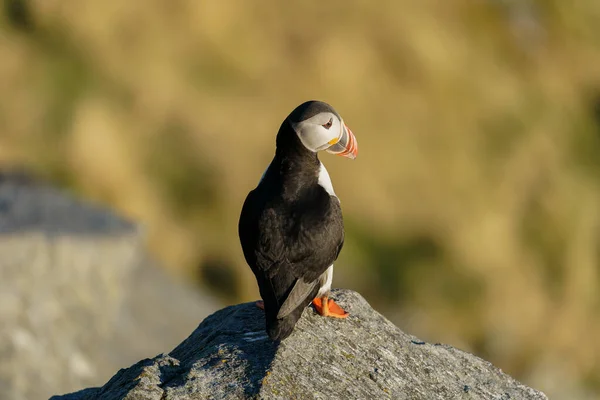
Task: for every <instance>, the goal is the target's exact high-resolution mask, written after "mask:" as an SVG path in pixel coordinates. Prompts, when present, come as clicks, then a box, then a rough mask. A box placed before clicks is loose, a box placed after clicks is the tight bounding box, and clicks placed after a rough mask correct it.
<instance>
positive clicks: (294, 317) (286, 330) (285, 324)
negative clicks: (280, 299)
mask: <svg viewBox="0 0 600 400" xmlns="http://www.w3.org/2000/svg"><path fill="white" fill-rule="evenodd" d="M305 307H306V305H305V306H303V307H298V308H296V309H295V310H294V311H292V312H291V313H290V314H288V315H286V316H285V317H284V318H281V319H277V318H274V319H267V334H268V335H269V337H270V338H271V340H283V339H285V338H287V337H288V336H290V335H291V334H292V332H293V331H294V327H295V326H296V322H298V320H299V319H300V316H301V315H302V311H304V308H305Z"/></svg>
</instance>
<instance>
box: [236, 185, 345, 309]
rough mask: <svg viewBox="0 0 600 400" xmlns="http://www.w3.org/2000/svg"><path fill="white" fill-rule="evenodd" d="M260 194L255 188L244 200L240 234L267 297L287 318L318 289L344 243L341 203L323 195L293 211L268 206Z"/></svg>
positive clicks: (266, 301)
mask: <svg viewBox="0 0 600 400" xmlns="http://www.w3.org/2000/svg"><path fill="white" fill-rule="evenodd" d="M260 197H261V193H260V192H258V191H252V192H250V194H249V195H248V197H247V199H246V201H245V202H244V206H243V208H242V214H241V216H240V222H239V234H240V240H241V242H242V248H243V250H244V256H245V257H246V261H247V262H248V264H249V265H250V267H251V268H252V271H253V272H254V274H255V276H256V278H257V280H258V282H259V288H260V291H261V297H262V298H263V300H264V301H265V303H268V304H269V305H272V306H273V308H274V310H273V311H274V312H275V313H277V318H283V317H284V316H286V315H288V314H289V313H290V312H292V311H293V310H295V309H296V308H297V307H299V306H301V305H302V303H303V302H306V299H307V298H308V297H309V296H310V295H311V294H312V292H315V291H316V290H318V289H316V286H317V285H318V284H319V282H318V279H319V277H320V276H321V275H322V274H323V273H324V272H325V271H326V270H327V268H329V266H330V265H331V264H333V262H334V261H335V260H336V259H337V257H338V255H339V252H340V250H341V248H342V246H343V243H344V228H343V222H342V218H341V208H340V205H339V201H338V200H337V199H336V198H335V197H330V196H329V195H323V196H322V197H321V200H320V203H319V204H317V205H316V207H309V208H308V209H309V211H308V212H306V210H305V212H302V213H298V214H294V215H292V214H286V213H282V212H278V211H276V210H275V209H273V208H264V207H263V205H264V203H262V202H261V199H260ZM279 211H280V210H279ZM306 304H308V303H306ZM269 308H271V307H269Z"/></svg>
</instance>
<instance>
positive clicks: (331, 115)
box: [238, 100, 358, 341]
mask: <svg viewBox="0 0 600 400" xmlns="http://www.w3.org/2000/svg"><path fill="white" fill-rule="evenodd" d="M275 145H276V146H275V147H276V148H275V156H274V157H273V159H272V161H271V163H270V164H269V165H268V167H267V168H266V170H265V171H264V173H263V174H262V176H261V178H260V180H259V182H258V185H257V186H256V188H254V189H253V190H252V191H250V192H249V193H248V195H247V197H246V199H245V201H244V204H243V206H242V210H241V213H240V218H239V222H238V234H239V239H240V243H241V247H242V251H243V253H244V258H245V260H246V262H247V264H248V265H249V266H250V268H251V269H252V272H253V273H254V276H255V278H256V283H257V285H258V289H259V292H260V297H261V299H262V300H259V301H257V302H256V305H257V306H258V307H259V308H261V309H263V310H264V312H265V321H266V332H267V334H268V336H269V337H270V338H271V340H273V341H281V340H284V339H285V338H287V337H288V336H289V335H290V334H291V333H292V331H293V329H294V327H295V325H296V323H297V321H298V320H299V319H300V316H301V315H302V312H303V310H304V309H305V308H306V307H307V306H309V305H310V304H311V303H312V304H313V306H314V308H315V310H316V311H317V313H318V314H320V315H321V316H324V317H332V318H346V317H348V315H349V313H348V312H346V311H345V310H344V309H343V308H342V307H340V306H339V305H338V304H337V303H336V302H335V301H334V300H333V299H330V298H329V294H330V290H331V283H332V279H333V263H334V261H335V260H336V259H337V258H338V255H339V254H340V251H341V250H342V247H343V245H344V221H343V217H342V209H341V205H340V201H339V199H338V197H337V196H336V194H335V192H334V190H333V185H332V183H331V178H330V177H329V174H328V173H327V169H326V168H325V166H324V165H323V163H322V162H321V161H320V160H319V157H318V153H319V152H320V151H323V150H325V151H326V152H328V153H331V154H335V155H339V156H343V157H347V158H350V159H354V158H356V156H357V154H358V143H357V141H356V137H355V136H354V134H353V133H352V131H351V130H350V128H348V126H347V125H346V124H345V123H344V120H343V119H342V117H341V116H340V114H338V113H337V111H335V110H334V109H333V107H332V106H330V105H329V104H327V103H325V102H322V101H317V100H310V101H306V102H304V103H302V104H300V105H299V106H298V107H296V108H295V109H294V110H293V111H292V112H291V113H290V114H289V115H288V116H287V117H286V118H285V119H284V121H283V122H282V123H281V126H280V127H279V131H278V132H277V137H276V140H275Z"/></svg>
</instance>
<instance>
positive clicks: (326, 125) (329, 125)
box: [323, 118, 333, 129]
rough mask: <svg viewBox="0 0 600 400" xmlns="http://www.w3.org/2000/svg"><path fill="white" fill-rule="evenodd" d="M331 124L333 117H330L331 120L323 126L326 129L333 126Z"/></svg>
mask: <svg viewBox="0 0 600 400" xmlns="http://www.w3.org/2000/svg"><path fill="white" fill-rule="evenodd" d="M331 125H333V118H329V122H327V123H326V124H324V125H323V127H324V128H325V129H329V128H331Z"/></svg>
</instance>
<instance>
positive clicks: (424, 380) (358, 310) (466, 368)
mask: <svg viewBox="0 0 600 400" xmlns="http://www.w3.org/2000/svg"><path fill="white" fill-rule="evenodd" d="M333 297H334V298H335V299H336V300H337V301H338V302H339V303H340V305H342V307H344V308H345V309H346V310H348V311H350V313H351V314H350V317H349V318H348V319H346V320H339V319H331V318H323V317H320V316H318V315H317V314H316V313H315V312H314V311H313V309H312V308H307V309H306V310H305V311H304V314H303V316H302V318H301V319H300V321H299V322H298V325H297V326H296V329H295V331H294V332H293V333H292V335H291V336H290V337H289V338H288V339H286V340H285V341H283V342H281V343H274V342H272V341H271V340H269V338H268V337H267V336H266V334H265V331H264V323H265V322H264V315H263V312H262V311H261V310H259V309H258V308H256V306H255V305H254V303H246V304H240V305H236V306H231V307H227V308H225V309H223V310H220V311H218V312H216V313H215V314H213V315H211V316H210V317H208V318H206V319H205V320H204V321H203V322H202V323H201V324H200V326H199V327H198V328H197V329H196V330H195V331H194V332H193V333H192V335H191V336H189V337H188V338H187V339H186V340H184V341H183V342H182V343H181V344H180V345H179V346H177V347H176V348H175V349H174V350H173V351H171V352H170V353H169V354H168V355H167V354H163V355H159V356H157V357H155V358H153V359H145V360H142V361H140V362H138V363H137V364H135V365H133V366H131V367H130V368H127V369H122V370H120V371H119V372H118V373H117V374H116V375H115V376H114V377H113V378H112V379H110V380H109V381H108V382H107V383H106V384H105V385H104V386H103V387H100V388H90V389H85V390H82V391H79V392H75V393H71V394H68V395H64V396H55V397H54V398H53V399H56V400H58V399H62V400H79V399H156V400H162V399H249V398H252V399H254V398H258V399H497V400H508V399H546V396H545V395H544V394H543V393H541V392H539V391H536V390H534V389H531V388H529V387H527V386H524V385H522V384H520V383H519V382H517V381H516V380H514V379H513V378H511V377H510V376H507V375H506V374H504V373H503V372H502V371H500V370H499V369H498V368H496V367H494V366H493V365H491V364H490V363H488V362H486V361H484V360H482V359H480V358H478V357H475V356H473V355H471V354H469V353H465V352H463V351H460V350H457V349H455V348H452V347H450V346H446V345H438V344H429V343H424V342H422V341H420V340H419V339H417V338H415V337H413V336H410V335H407V334H405V333H403V332H402V331H401V330H400V329H398V328H397V327H396V326H394V325H393V324H392V323H391V322H389V321H388V320H386V319H385V318H384V317H383V316H381V315H380V314H379V313H377V312H376V311H374V310H373V309H372V308H371V307H370V306H369V304H368V303H367V302H366V301H365V300H364V299H363V298H362V297H361V296H360V295H359V294H357V293H355V292H352V291H348V290H337V291H334V294H333Z"/></svg>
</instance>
